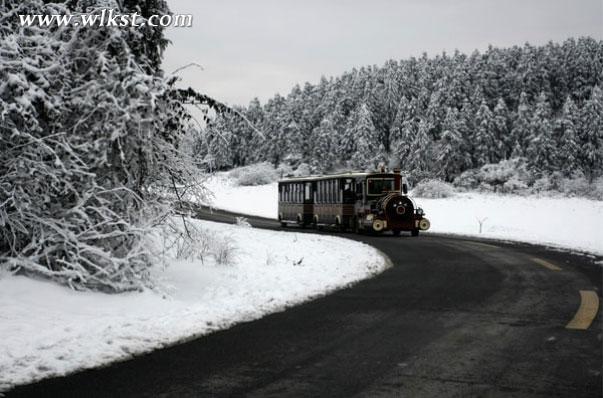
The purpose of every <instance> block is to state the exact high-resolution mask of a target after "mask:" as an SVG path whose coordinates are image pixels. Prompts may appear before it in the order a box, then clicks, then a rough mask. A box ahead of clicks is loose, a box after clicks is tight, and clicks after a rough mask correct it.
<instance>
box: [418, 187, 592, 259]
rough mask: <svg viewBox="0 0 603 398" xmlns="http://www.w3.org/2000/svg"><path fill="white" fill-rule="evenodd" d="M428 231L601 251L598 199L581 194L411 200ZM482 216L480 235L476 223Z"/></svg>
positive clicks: (462, 195)
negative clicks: (427, 223) (425, 220)
mask: <svg viewBox="0 0 603 398" xmlns="http://www.w3.org/2000/svg"><path fill="white" fill-rule="evenodd" d="M417 202H418V203H419V206H421V207H423V209H424V210H425V212H426V213H427V217H428V218H429V220H430V221H431V230H430V231H431V232H441V233H452V234H462V235H474V236H480V237H485V238H494V239H505V240H515V241H522V242H529V243H537V244H544V245H549V246H557V247H562V248H567V249H573V250H579V251H586V252H591V253H594V254H599V255H602V254H603V229H602V228H601V226H602V225H603V202H602V201H595V200H590V199H581V198H546V197H534V196H528V197H524V196H515V195H496V194H484V193H459V194H456V195H455V196H454V197H451V198H446V199H417ZM478 220H483V226H482V233H481V234H480V233H479V221H478Z"/></svg>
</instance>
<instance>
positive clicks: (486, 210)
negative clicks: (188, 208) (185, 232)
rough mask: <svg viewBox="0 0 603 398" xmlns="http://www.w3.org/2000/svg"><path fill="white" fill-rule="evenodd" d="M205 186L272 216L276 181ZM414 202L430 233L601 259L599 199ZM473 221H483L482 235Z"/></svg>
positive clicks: (220, 181) (233, 207)
mask: <svg viewBox="0 0 603 398" xmlns="http://www.w3.org/2000/svg"><path fill="white" fill-rule="evenodd" d="M209 185H210V188H211V189H212V190H213V191H214V193H215V198H214V201H213V205H214V206H215V207H216V208H219V209H224V210H230V211H235V212H240V213H244V214H250V215H257V216H262V217H269V218H276V216H277V213H278V212H277V207H278V205H277V185H276V183H273V184H268V185H260V186H255V187H241V186H236V185H235V183H234V182H233V180H231V179H229V178H227V175H226V174H224V173H219V174H217V175H216V176H215V177H213V178H212V179H211V180H210V182H209ZM415 200H416V202H417V204H418V205H419V206H420V207H422V208H423V209H424V210H425V212H426V213H427V215H426V216H427V218H429V220H430V221H431V229H430V232H438V233H451V234H460V235H471V236H479V237H481V238H492V239H504V240H514V241H522V242H528V243H538V244H544V245H549V246H555V247H560V248H564V249H572V250H578V251H585V252H590V253H594V254H598V255H603V227H601V226H603V202H602V201H595V200H590V199H582V198H550V197H536V196H527V197H525V196H517V195H497V194H486V193H457V194H456V195H454V196H453V197H450V198H445V199H424V198H415ZM484 219H485V220H484ZM478 220H484V221H483V225H482V233H481V234H480V233H479V221H478Z"/></svg>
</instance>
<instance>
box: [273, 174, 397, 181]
mask: <svg viewBox="0 0 603 398" xmlns="http://www.w3.org/2000/svg"><path fill="white" fill-rule="evenodd" d="M373 175H374V176H387V175H400V173H396V172H388V171H386V172H372V173H353V172H349V173H339V174H324V175H316V176H307V177H289V178H283V179H281V180H279V181H278V182H279V183H281V182H305V181H318V180H331V179H335V178H357V177H367V176H373Z"/></svg>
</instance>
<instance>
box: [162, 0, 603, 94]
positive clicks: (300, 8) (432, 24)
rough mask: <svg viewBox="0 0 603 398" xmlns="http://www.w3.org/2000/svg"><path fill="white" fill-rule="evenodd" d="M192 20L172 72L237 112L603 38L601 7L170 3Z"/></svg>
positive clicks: (175, 46)
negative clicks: (302, 90)
mask: <svg viewBox="0 0 603 398" xmlns="http://www.w3.org/2000/svg"><path fill="white" fill-rule="evenodd" d="M168 3H169V4H170V7H171V9H172V11H173V12H174V13H179V14H193V15H194V22H193V25H194V26H193V27H192V28H179V29H175V28H172V29H170V30H169V31H168V33H167V34H168V37H169V38H170V39H171V40H172V42H173V43H172V45H171V46H170V47H169V48H168V50H167V51H166V54H165V61H164V68H165V70H166V72H168V73H171V72H172V71H173V70H175V69H176V68H178V67H180V66H183V65H186V64H188V63H190V62H197V63H199V64H201V65H203V67H204V68H205V70H204V71H201V70H199V69H195V68H193V69H188V70H186V71H183V72H181V73H180V74H181V76H182V77H183V79H184V84H185V85H187V86H189V85H190V86H192V87H193V88H195V89H198V90H200V91H201V92H204V93H207V94H209V95H211V96H213V97H215V98H216V99H219V100H222V101H225V102H227V103H229V104H231V105H234V104H243V105H246V104H247V103H248V102H249V100H250V99H252V98H253V97H256V96H257V97H259V98H260V100H262V102H264V101H265V100H266V99H268V98H269V97H271V96H273V95H274V94H275V93H277V92H279V93H281V94H283V95H286V94H287V93H288V92H289V91H290V89H291V87H292V86H293V85H294V84H295V83H300V84H302V83H304V82H305V81H310V82H312V83H315V82H317V81H318V80H319V79H320V76H321V75H325V76H334V75H339V74H340V73H342V72H344V71H346V70H350V69H351V68H353V67H360V66H363V65H371V64H377V65H381V64H382V63H383V62H384V61H385V60H387V59H390V58H394V59H404V58H408V57H410V56H420V55H421V54H422V53H423V52H427V53H428V54H430V55H433V54H437V53H440V52H442V51H443V50H446V51H447V52H453V51H454V50H455V49H459V50H461V51H463V52H467V53H470V52H471V51H473V50H474V49H480V50H483V49H485V48H487V46H488V44H493V45H495V46H511V45H515V44H519V45H521V44H523V43H525V42H526V41H529V42H530V43H532V44H542V43H546V42H548V41H549V40H553V41H557V42H559V41H563V40H564V39H566V38H568V37H572V36H573V37H578V36H592V37H595V38H597V39H603V0H370V1H369V0H232V1H229V0H168Z"/></svg>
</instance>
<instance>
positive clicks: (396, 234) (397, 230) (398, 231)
mask: <svg viewBox="0 0 603 398" xmlns="http://www.w3.org/2000/svg"><path fill="white" fill-rule="evenodd" d="M400 232H402V231H401V230H399V229H394V230H392V233H393V234H394V236H400Z"/></svg>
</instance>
